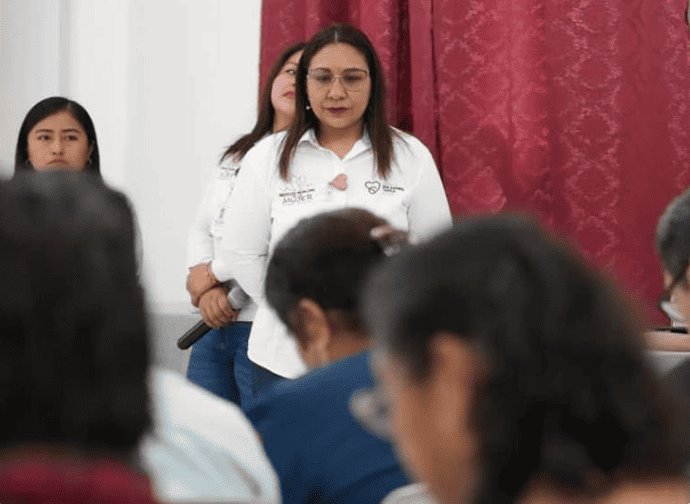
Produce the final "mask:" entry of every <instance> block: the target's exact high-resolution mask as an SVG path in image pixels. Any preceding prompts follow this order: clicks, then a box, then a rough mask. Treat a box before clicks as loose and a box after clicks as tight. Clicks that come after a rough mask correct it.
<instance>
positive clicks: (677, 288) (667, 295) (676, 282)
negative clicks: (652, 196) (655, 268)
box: [647, 190, 690, 352]
mask: <svg viewBox="0 0 690 504" xmlns="http://www.w3.org/2000/svg"><path fill="white" fill-rule="evenodd" d="M656 249H657V253H658V254H659V258H660V259H661V264H662V267H663V272H664V292H663V294H662V296H661V300H660V302H659V308H660V309H661V310H662V311H663V312H664V313H665V314H666V315H667V316H668V317H669V320H670V322H671V326H672V327H671V328H670V330H668V331H665V330H664V331H662V330H656V331H652V332H649V333H648V334H647V341H648V342H649V344H650V346H651V347H652V348H654V349H656V350H673V351H686V352H687V351H690V338H689V337H688V335H687V326H688V320H690V282H689V280H688V279H689V278H690V277H689V276H688V274H689V273H688V267H690V264H689V263H688V261H689V260H690V190H688V191H685V192H684V193H683V194H681V195H680V196H678V197H677V198H676V199H674V200H673V201H671V203H670V204H669V205H668V207H667V208H666V210H665V211H664V213H663V214H662V215H661V217H660V218H659V223H658V224H657V230H656Z"/></svg>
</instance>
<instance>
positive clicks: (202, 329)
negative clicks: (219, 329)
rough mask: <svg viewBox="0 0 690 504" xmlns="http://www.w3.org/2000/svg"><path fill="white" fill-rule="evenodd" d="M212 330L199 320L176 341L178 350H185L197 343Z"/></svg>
mask: <svg viewBox="0 0 690 504" xmlns="http://www.w3.org/2000/svg"><path fill="white" fill-rule="evenodd" d="M211 329H212V328H211V327H209V326H208V325H206V322H204V321H203V320H200V321H199V322H197V323H196V324H194V325H193V326H192V327H191V328H190V329H189V330H188V331H187V332H186V333H184V334H183V335H182V336H180V339H178V340H177V348H179V349H180V350H187V349H188V348H189V347H190V346H192V345H193V344H194V343H196V342H197V341H199V340H200V339H201V337H202V336H203V335H204V334H206V333H207V332H209V331H210V330H211Z"/></svg>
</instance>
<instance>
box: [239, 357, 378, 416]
mask: <svg viewBox="0 0 690 504" xmlns="http://www.w3.org/2000/svg"><path fill="white" fill-rule="evenodd" d="M372 383H373V381H372V378H371V372H370V371H369V360H368V354H367V353H364V354H357V355H354V356H350V357H347V358H345V359H342V360H339V361H336V362H333V363H331V364H328V365H327V366H324V367H321V368H318V369H314V370H312V371H309V372H308V373H307V374H305V375H304V376H301V377H299V378H297V379H295V380H284V381H281V382H279V383H276V384H275V385H273V386H272V387H271V388H270V389H269V390H267V391H266V392H265V393H262V397H261V399H260V400H259V401H257V404H256V406H255V407H254V408H253V409H252V410H251V411H250V412H249V417H250V419H251V420H252V422H254V423H255V421H256V420H257V419H258V418H259V417H261V418H271V417H274V418H275V417H276V416H280V417H283V418H285V417H292V416H295V417H304V416H305V414H307V412H309V414H310V415H323V413H324V405H327V404H329V401H338V400H340V399H343V398H344V397H345V396H349V394H350V393H351V392H352V390H351V388H352V387H355V388H357V387H360V388H361V387H366V386H371V384H372Z"/></svg>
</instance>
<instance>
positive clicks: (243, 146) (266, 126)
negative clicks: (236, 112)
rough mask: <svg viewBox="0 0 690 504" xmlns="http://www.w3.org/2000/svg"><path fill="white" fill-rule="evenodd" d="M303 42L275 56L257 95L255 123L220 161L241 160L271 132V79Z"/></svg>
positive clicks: (301, 47)
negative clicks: (257, 106) (257, 109)
mask: <svg viewBox="0 0 690 504" xmlns="http://www.w3.org/2000/svg"><path fill="white" fill-rule="evenodd" d="M304 46H305V44H304V42H299V43H296V44H293V45H291V46H289V47H287V48H286V49H284V50H283V52H281V53H280V54H279V55H278V57H277V58H276V60H275V62H274V63H273V66H272V67H271V69H270V70H269V72H268V76H267V78H266V83H265V84H264V87H263V89H262V90H261V94H260V96H259V111H258V116H257V118H256V124H254V127H253V128H252V130H251V131H250V132H249V133H247V134H246V135H243V136H242V137H240V138H239V139H237V140H236V141H235V142H234V143H233V144H232V145H231V146H230V147H228V148H227V149H226V150H225V152H224V153H223V155H222V156H221V158H220V160H221V162H222V161H223V160H225V159H227V158H232V157H234V158H235V159H236V160H238V161H239V160H241V159H242V158H243V157H244V155H245V154H246V153H247V152H249V149H251V148H252V147H254V144H255V143H256V142H258V141H259V140H261V139H262V138H263V137H264V136H265V135H267V134H268V133H271V132H273V120H274V118H275V108H274V107H273V103H272V102H271V89H272V88H273V81H274V80H275V79H276V77H278V74H279V73H280V70H281V69H282V68H283V66H284V65H285V63H287V61H288V60H289V59H290V58H291V57H292V55H293V54H295V53H298V52H299V51H301V50H302V49H304Z"/></svg>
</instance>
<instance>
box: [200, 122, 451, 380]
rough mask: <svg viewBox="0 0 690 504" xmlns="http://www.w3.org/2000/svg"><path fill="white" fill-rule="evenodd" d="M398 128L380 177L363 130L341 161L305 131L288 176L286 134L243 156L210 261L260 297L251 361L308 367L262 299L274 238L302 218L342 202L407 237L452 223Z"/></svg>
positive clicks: (431, 167)
mask: <svg viewBox="0 0 690 504" xmlns="http://www.w3.org/2000/svg"><path fill="white" fill-rule="evenodd" d="M396 131H397V130H396ZM397 133H398V135H399V138H395V137H394V159H393V162H392V163H391V173H390V175H389V176H388V178H386V179H383V178H381V177H380V176H379V175H378V173H377V172H376V169H375V161H374V152H373V149H372V147H371V141H370V140H369V137H368V135H367V134H366V133H365V134H364V136H363V137H362V138H361V139H360V140H358V141H357V142H355V144H354V145H353V146H352V149H350V152H348V153H347V154H346V155H345V156H344V157H343V158H342V159H341V158H339V157H338V156H337V155H336V154H335V153H334V152H332V151H330V150H328V149H326V148H324V147H321V146H320V145H319V143H318V141H317V139H316V135H315V133H314V131H313V130H310V131H308V132H306V133H305V134H304V135H303V136H302V138H301V139H300V141H299V144H298V146H297V149H296V151H295V156H294V158H293V160H292V163H291V164H290V176H289V180H287V181H285V180H283V179H282V178H281V177H280V174H279V171H278V159H279V155H280V151H281V145H282V142H283V139H284V138H285V135H286V133H285V132H281V133H276V134H275V135H271V136H269V137H267V138H265V139H263V140H262V141H260V142H259V143H257V144H256V145H255V146H254V148H253V149H252V150H250V151H249V152H248V153H247V155H246V156H245V157H244V159H243V160H242V168H241V169H240V172H239V175H238V177H237V180H236V182H235V191H234V195H233V197H232V198H230V201H229V205H228V208H227V210H226V216H227V218H226V219H225V222H224V224H223V229H222V232H221V239H220V242H219V244H218V247H219V249H218V253H217V254H216V257H215V258H214V260H213V263H212V266H211V267H212V269H213V272H214V274H215V275H216V277H217V278H218V279H219V280H221V281H222V280H225V279H227V278H235V279H236V280H237V282H238V283H239V284H240V286H241V287H242V288H243V289H244V290H245V291H246V292H247V294H249V295H250V296H251V297H252V298H254V299H255V300H257V301H258V302H259V310H258V311H257V314H256V317H255V319H254V325H253V327H252V332H251V335H250V338H249V357H250V358H251V360H252V361H254V362H256V363H257V364H259V365H261V366H263V367H265V368H267V369H270V370H271V371H273V372H274V373H277V374H279V375H282V376H286V377H288V378H294V377H297V376H299V375H301V374H303V373H304V372H305V371H306V369H305V367H304V364H303V363H302V361H301V359H300V358H299V355H298V353H297V346H296V343H295V341H294V338H292V337H291V336H290V335H289V334H288V332H287V330H286V328H285V327H284V326H283V324H282V323H280V321H279V320H278V318H277V316H276V315H275V314H274V313H273V311H272V310H271V309H270V308H269V307H268V306H267V304H266V303H265V302H264V301H263V298H264V293H263V284H264V275H265V270H266V265H267V261H268V258H269V256H270V254H271V252H272V251H273V248H274V247H275V245H276V244H277V243H278V241H279V240H280V238H281V237H282V236H283V235H284V234H285V233H286V232H287V231H288V230H289V229H291V228H292V227H294V225H295V224H297V223H298V222H299V221H300V220H301V219H304V218H306V217H311V216H313V215H316V214H319V213H322V212H327V211H332V210H338V209H342V208H350V207H357V208H364V209H365V210H369V211H370V212H372V213H374V214H376V215H378V216H380V217H382V218H384V219H386V220H387V221H388V222H389V223H390V224H391V225H393V226H394V227H396V228H399V229H402V230H406V231H408V233H409V236H410V240H411V241H413V242H414V241H419V240H421V239H424V238H426V237H428V236H431V235H433V234H435V233H436V232H438V231H440V230H442V229H444V228H445V227H447V226H449V225H450V223H451V217H450V210H449V208H448V201H447V199H446V194H445V192H444V190H443V185H442V184H441V178H440V176H439V174H438V170H437V168H436V164H435V163H434V160H433V158H432V156H431V153H430V152H429V150H428V149H427V148H426V147H425V146H424V144H422V143H421V142H420V141H419V140H417V139H416V138H415V137H413V136H411V135H408V134H406V133H403V132H400V131H398V132H397ZM341 173H343V174H345V175H347V189H346V190H344V191H341V190H338V189H336V188H334V187H332V186H331V185H330V182H331V181H332V180H333V179H335V178H336V176H338V175H339V174H341ZM226 237H227V238H226Z"/></svg>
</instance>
